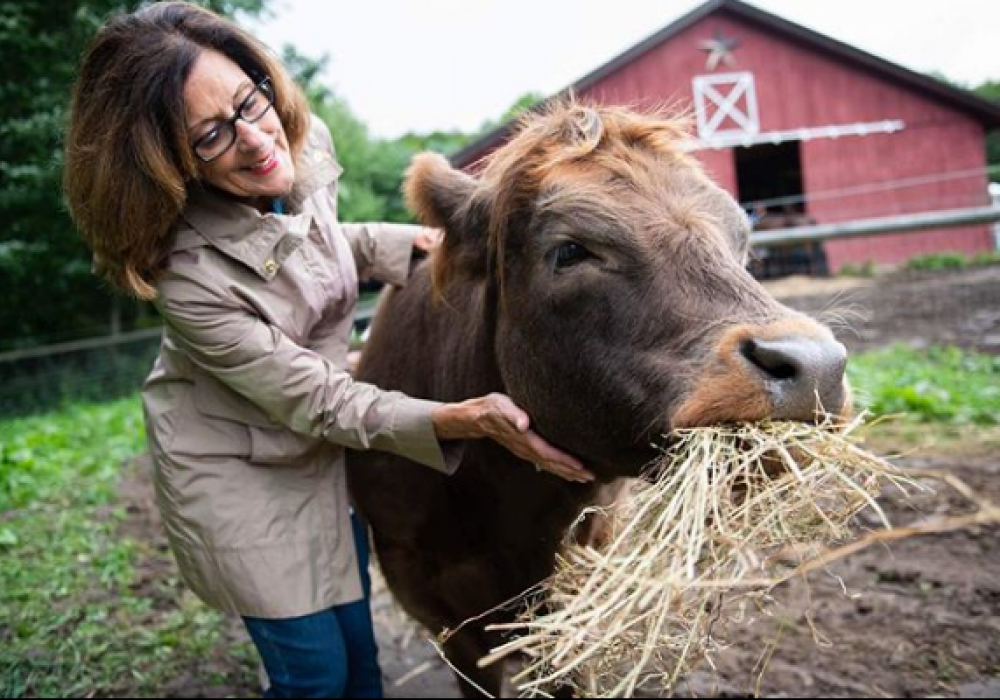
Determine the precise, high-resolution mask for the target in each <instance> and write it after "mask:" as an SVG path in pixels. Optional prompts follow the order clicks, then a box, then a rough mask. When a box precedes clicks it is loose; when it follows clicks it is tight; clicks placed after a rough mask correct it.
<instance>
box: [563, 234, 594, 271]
mask: <svg viewBox="0 0 1000 700" xmlns="http://www.w3.org/2000/svg"><path fill="white" fill-rule="evenodd" d="M589 257H590V253H589V252H587V249H586V248H584V247H583V246H582V245H580V244H578V243H571V242H569V241H567V242H566V243H563V244H562V245H560V246H559V247H558V248H556V271H557V272H558V271H559V270H564V269H566V268H568V267H573V266H574V265H577V264H579V263H581V262H583V261H584V260H586V259H587V258H589Z"/></svg>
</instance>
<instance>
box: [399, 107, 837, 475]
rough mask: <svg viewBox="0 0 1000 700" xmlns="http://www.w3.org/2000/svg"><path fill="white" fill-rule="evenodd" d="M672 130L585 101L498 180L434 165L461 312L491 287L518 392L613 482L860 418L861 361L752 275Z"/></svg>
mask: <svg viewBox="0 0 1000 700" xmlns="http://www.w3.org/2000/svg"><path fill="white" fill-rule="evenodd" d="M685 138H686V133H685V131H684V130H683V129H682V127H681V126H680V125H679V124H678V123H677V122H676V121H671V120H669V119H662V118H654V117H650V116H643V115H638V114H635V113H632V112H629V111H626V110H623V109H617V108H603V107H602V108H590V107H583V106H581V105H579V104H575V103H572V102H567V103H563V104H560V105H558V106H555V107H553V108H550V109H549V111H547V112H546V113H545V114H543V115H540V116H539V115H536V116H532V117H529V118H527V119H526V120H524V121H523V122H522V125H521V129H520V130H519V132H518V134H517V136H515V138H514V139H513V140H512V141H510V142H509V143H508V144H507V145H506V146H505V147H503V148H502V149H500V150H499V151H497V152H496V153H495V154H494V155H493V157H492V158H491V159H490V161H489V164H488V166H487V168H486V169H485V171H484V173H483V175H482V177H481V178H478V179H477V178H472V177H470V176H468V175H466V174H464V173H461V172H459V171H456V170H454V169H452V168H451V167H450V165H449V164H448V163H447V161H445V160H444V159H443V158H440V157H439V156H433V155H423V156H420V157H418V159H417V160H416V161H415V162H414V165H413V167H412V168H411V171H410V173H409V177H408V181H407V194H408V199H409V202H410V204H411V207H412V208H413V209H414V210H415V211H416V212H417V213H418V214H419V215H420V216H421V218H422V219H423V220H424V222H426V223H427V224H429V225H434V226H439V227H442V228H444V229H446V231H447V235H446V239H445V244H444V246H443V247H442V249H441V250H440V251H438V254H437V256H436V259H435V261H434V263H435V278H436V281H437V284H438V288H439V289H440V290H441V291H442V292H443V293H444V294H445V295H446V296H447V295H449V294H451V293H455V294H463V293H468V290H469V286H468V283H469V282H471V281H472V280H478V281H480V282H482V283H485V284H486V285H487V288H488V290H489V291H488V293H487V299H488V300H489V301H488V307H489V308H488V309H487V310H486V316H487V323H489V324H490V326H491V327H492V328H491V330H492V332H493V342H494V344H495V353H496V358H497V362H498V365H499V369H500V374H501V376H502V378H503V381H504V383H505V388H506V391H507V392H508V393H509V394H510V395H511V397H513V399H514V400H515V401H516V402H517V403H518V404H519V405H521V406H522V407H523V408H524V409H525V410H527V411H528V413H529V414H530V415H531V416H532V418H533V420H534V422H535V425H536V426H537V428H538V429H539V431H540V432H541V433H542V434H543V435H545V436H546V437H547V438H548V439H549V440H551V441H552V442H553V443H554V444H557V445H559V446H561V447H563V448H564V449H567V450H569V451H571V452H573V453H575V454H577V455H579V456H580V457H581V458H582V459H583V460H584V462H586V463H587V465H588V466H589V467H591V468H592V469H593V470H594V471H595V472H596V473H598V474H599V475H600V476H602V477H604V478H610V477H612V476H619V475H623V474H634V473H635V472H636V470H638V469H639V468H640V467H641V466H642V465H643V464H644V463H645V462H646V461H647V460H648V459H649V458H650V456H651V455H652V454H653V453H652V452H651V451H650V449H649V448H650V444H651V443H654V442H661V441H662V440H661V439H660V436H661V435H663V434H666V433H669V432H670V431H671V430H672V429H673V428H677V427H693V426H705V425H711V424H717V423H723V422H736V421H756V420H761V419H764V418H774V419H789V420H814V419H815V418H816V416H817V411H818V410H820V409H822V410H823V411H826V412H830V413H835V414H836V413H841V412H844V411H846V410H847V409H846V405H847V403H848V393H849V392H848V389H847V386H846V383H845V378H844V368H845V363H846V351H845V349H844V346H843V345H841V344H840V343H839V342H837V341H836V340H835V339H834V337H833V335H832V333H831V332H830V331H829V330H828V329H827V328H825V327H824V326H822V325H820V324H818V323H817V322H815V321H813V320H812V319H810V318H808V317H806V316H804V315H802V314H799V313H797V312H795V311H792V310H790V309H788V308H786V307H785V306H782V305H781V304H779V303H778V302H777V301H775V300H774V299H773V298H772V297H771V296H770V295H769V294H768V293H767V292H766V291H765V290H764V289H763V288H762V287H761V285H760V284H758V283H757V282H756V281H755V280H754V279H753V278H752V277H751V276H750V275H749V274H748V273H747V271H746V262H747V254H748V233H749V230H748V223H747V219H746V216H745V215H744V213H743V211H742V210H741V209H740V207H739V206H738V205H737V204H736V202H734V201H733V199H732V197H730V196H729V195H728V194H727V193H726V192H725V191H723V190H722V189H721V188H719V187H718V186H716V185H715V184H713V183H712V182H711V180H709V178H708V177H707V176H706V175H705V173H704V172H703V171H702V169H701V167H699V165H698V164H697V163H696V161H695V160H694V159H693V158H691V157H690V156H688V155H687V154H686V153H685V152H684V149H683V147H682V143H683V140H684V139H685Z"/></svg>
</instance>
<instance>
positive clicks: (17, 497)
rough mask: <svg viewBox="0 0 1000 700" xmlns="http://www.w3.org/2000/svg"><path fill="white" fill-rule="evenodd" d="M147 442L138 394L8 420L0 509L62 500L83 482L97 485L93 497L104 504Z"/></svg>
mask: <svg viewBox="0 0 1000 700" xmlns="http://www.w3.org/2000/svg"><path fill="white" fill-rule="evenodd" d="M144 444H145V433H144V432H143V427H142V417H141V415H140V412H139V410H138V405H137V401H136V400H135V399H134V398H133V399H130V400H127V401H120V402H116V403H111V404H105V405H96V406H94V405H92V406H87V405H81V406H71V407H69V408H68V409H66V410H65V411H63V412H60V413H54V414H46V415H42V416H36V417H32V418H22V419H18V420H11V421H6V422H2V423H0V512H3V511H7V510H11V509H16V508H23V507H25V506H29V505H31V504H32V503H35V502H38V501H53V500H57V499H58V497H59V496H60V495H61V494H63V493H65V492H66V491H67V489H69V490H70V491H72V487H73V485H74V484H75V483H77V482H78V481H82V482H86V483H91V484H94V485H95V488H93V489H91V490H90V492H89V493H88V494H87V499H90V500H91V501H93V503H94V504H99V503H103V502H105V501H106V500H107V499H108V496H109V492H108V491H107V488H106V487H108V486H109V484H113V483H114V480H115V478H116V477H117V475H118V470H119V467H120V466H121V463H122V461H124V460H125V459H127V458H128V457H131V456H132V455H135V454H137V453H139V452H140V451H141V450H142V448H143V446H144ZM73 495H74V497H79V496H80V493H79V492H76V493H74V494H73Z"/></svg>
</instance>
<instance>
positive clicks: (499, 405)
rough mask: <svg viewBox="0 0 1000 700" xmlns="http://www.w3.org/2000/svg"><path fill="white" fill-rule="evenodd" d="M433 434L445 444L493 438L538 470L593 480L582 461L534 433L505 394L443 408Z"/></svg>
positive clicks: (568, 477)
mask: <svg viewBox="0 0 1000 700" xmlns="http://www.w3.org/2000/svg"><path fill="white" fill-rule="evenodd" d="M434 430H435V433H436V434H437V436H438V437H439V438H440V439H442V440H463V439H470V438H471V439H478V438H490V439H491V440H494V441H495V442H497V443H499V444H500V445H502V446H503V447H505V448H507V449H508V450H509V451H510V452H512V453H514V454H515V455H516V456H518V457H520V458H521V459H523V460H525V461H527V462H531V463H533V464H534V465H535V467H536V468H537V469H540V470H545V471H547V472H550V473H552V474H555V475H556V476H559V477H562V478H563V479H566V480H567V481H576V482H580V483H587V482H590V481H593V480H594V475H593V474H592V473H591V472H590V471H588V470H587V469H586V468H585V467H584V466H583V464H581V463H580V461H579V460H577V459H576V458H575V457H572V456H571V455H568V454H566V453H565V452H563V451H562V450H560V449H559V448H557V447H553V446H552V445H550V444H549V443H548V442H546V441H545V440H544V439H543V438H542V436H540V435H539V434H538V433H536V432H535V431H533V430H532V429H531V419H530V418H529V417H528V414H527V413H525V412H524V411H522V410H521V409H520V408H518V407H517V406H516V405H515V404H514V402H513V401H512V400H511V399H510V397H509V396H506V395H504V394H489V395H488V396H483V397H481V398H477V399H469V400H468V401H463V402H462V403H454V404H445V405H443V406H441V407H440V408H439V409H438V410H437V411H435V413H434Z"/></svg>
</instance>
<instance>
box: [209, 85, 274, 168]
mask: <svg viewBox="0 0 1000 700" xmlns="http://www.w3.org/2000/svg"><path fill="white" fill-rule="evenodd" d="M273 104H274V90H273V88H272V87H271V79H270V78H264V79H263V80H261V81H260V82H259V83H257V84H256V85H255V86H254V88H253V90H251V92H250V94H249V95H247V96H246V97H245V98H244V99H243V102H241V103H240V106H239V107H237V108H236V114H234V115H233V117H232V119H228V120H226V121H224V122H222V123H221V124H219V125H218V126H215V127H214V128H213V129H212V130H211V131H209V132H208V133H207V134H205V135H204V136H202V137H201V138H199V139H198V140H197V141H195V142H194V144H192V148H194V153H195V155H196V156H198V158H200V159H201V161H202V162H203V163H210V162H212V161H213V160H215V159H216V158H218V157H219V156H221V155H222V154H223V153H225V152H226V151H228V150H229V149H230V148H232V147H233V144H234V143H236V122H237V121H238V120H240V119H242V120H243V121H245V122H246V123H247V124H253V123H255V122H258V121H260V120H261V119H262V118H263V117H264V115H265V114H267V110H269V109H271V105H273Z"/></svg>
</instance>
